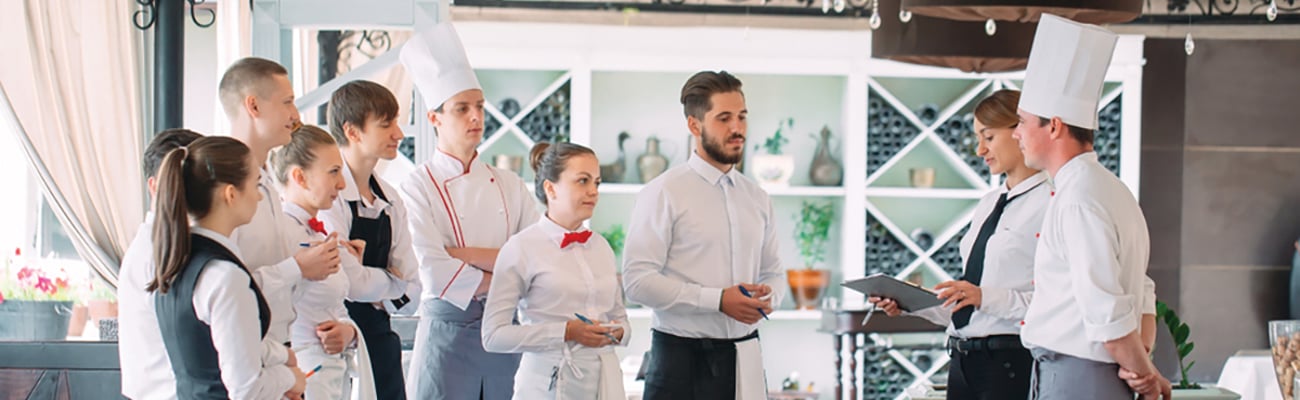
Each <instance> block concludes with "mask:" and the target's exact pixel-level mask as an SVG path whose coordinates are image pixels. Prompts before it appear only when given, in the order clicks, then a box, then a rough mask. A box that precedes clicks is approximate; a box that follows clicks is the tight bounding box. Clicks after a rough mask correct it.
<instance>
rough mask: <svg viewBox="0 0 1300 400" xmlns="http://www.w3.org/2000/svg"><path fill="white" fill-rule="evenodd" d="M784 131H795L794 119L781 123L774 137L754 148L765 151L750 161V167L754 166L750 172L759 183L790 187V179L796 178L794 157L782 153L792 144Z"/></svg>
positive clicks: (755, 155) (756, 154)
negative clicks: (783, 148) (787, 145)
mask: <svg viewBox="0 0 1300 400" xmlns="http://www.w3.org/2000/svg"><path fill="white" fill-rule="evenodd" d="M784 130H790V131H793V130H794V118H786V119H784V120H782V121H780V122H779V123H778V124H777V126H776V133H773V134H772V137H769V138H767V140H764V141H763V143H761V144H759V145H757V146H755V147H754V148H755V149H757V150H763V151H762V152H758V153H755V154H754V155H753V156H752V157H750V159H749V162H750V165H752V167H751V168H750V171H752V172H753V173H754V178H755V179H757V180H758V181H759V183H762V184H764V185H776V186H784V185H789V184H790V177H791V176H794V157H791V156H789V155H786V154H785V153H783V152H782V151H781V148H782V147H784V146H785V145H786V144H788V143H790V139H788V138H786V136H785V135H783V134H782V131H784Z"/></svg>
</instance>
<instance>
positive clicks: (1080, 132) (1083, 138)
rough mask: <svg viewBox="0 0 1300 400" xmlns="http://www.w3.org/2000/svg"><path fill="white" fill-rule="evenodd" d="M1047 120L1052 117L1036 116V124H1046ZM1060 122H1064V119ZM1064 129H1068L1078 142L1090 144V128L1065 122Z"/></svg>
mask: <svg viewBox="0 0 1300 400" xmlns="http://www.w3.org/2000/svg"><path fill="white" fill-rule="evenodd" d="M1048 122H1052V119H1051V118H1043V117H1038V126H1044V125H1047V123H1048ZM1062 123H1063V124H1065V123H1064V121H1062ZM1065 129H1067V130H1069V131H1070V136H1073V137H1074V140H1078V141H1079V143H1083V144H1092V139H1093V135H1092V129H1085V128H1080V127H1077V126H1074V125H1070V124H1065Z"/></svg>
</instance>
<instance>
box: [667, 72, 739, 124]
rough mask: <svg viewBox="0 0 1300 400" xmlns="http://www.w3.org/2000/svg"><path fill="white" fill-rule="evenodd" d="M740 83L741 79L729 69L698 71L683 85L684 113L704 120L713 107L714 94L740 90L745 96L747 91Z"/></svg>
mask: <svg viewBox="0 0 1300 400" xmlns="http://www.w3.org/2000/svg"><path fill="white" fill-rule="evenodd" d="M740 85H741V83H740V79H736V77H735V76H734V75H731V74H729V73H727V71H718V72H713V71H700V72H697V73H695V75H691V78H690V79H687V80H686V85H684V86H682V113H684V114H686V116H688V117H695V119H700V120H702V119H704V114H707V113H708V112H709V110H712V109H713V102H712V101H711V100H712V98H713V95H715V94H718V93H730V92H738V93H740V94H741V95H742V96H743V95H744V94H745V92H743V91H741V90H740Z"/></svg>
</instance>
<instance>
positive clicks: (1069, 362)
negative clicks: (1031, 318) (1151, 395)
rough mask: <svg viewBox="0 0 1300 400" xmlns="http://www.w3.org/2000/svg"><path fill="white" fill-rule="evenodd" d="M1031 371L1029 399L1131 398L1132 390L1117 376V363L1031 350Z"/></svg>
mask: <svg viewBox="0 0 1300 400" xmlns="http://www.w3.org/2000/svg"><path fill="white" fill-rule="evenodd" d="M1030 354H1033V356H1034V371H1033V376H1032V377H1031V378H1030V383H1029V399H1030V400H1133V390H1132V389H1129V387H1128V384H1127V383H1125V382H1124V380H1123V379H1120V378H1119V364H1111V363H1103V362H1098V361H1093V360H1087V359H1082V358H1078V357H1073V356H1068V355H1065V354H1061V353H1057V352H1054V351H1051V350H1047V349H1044V348H1041V347H1040V348H1034V349H1030Z"/></svg>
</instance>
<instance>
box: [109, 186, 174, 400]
mask: <svg viewBox="0 0 1300 400" xmlns="http://www.w3.org/2000/svg"><path fill="white" fill-rule="evenodd" d="M153 278H154V262H153V212H150V213H148V214H146V215H145V217H144V222H143V223H141V224H140V228H139V229H137V230H136V231H135V239H132V240H131V245H130V246H128V247H127V248H126V255H124V256H123V257H122V268H121V269H120V270H119V271H118V276H117V306H118V309H119V310H120V312H119V313H118V317H117V320H118V335H117V337H118V339H117V352H118V356H119V357H118V358H119V359H121V361H122V395H123V396H126V397H127V398H130V399H134V400H166V399H175V398H176V374H175V373H174V372H172V363H171V359H169V358H167V348H166V346H163V340H162V331H161V330H159V328H158V313H157V311H156V309H155V308H154V296H153V293H151V292H148V291H145V287H147V286H149V281H151V280H153Z"/></svg>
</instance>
